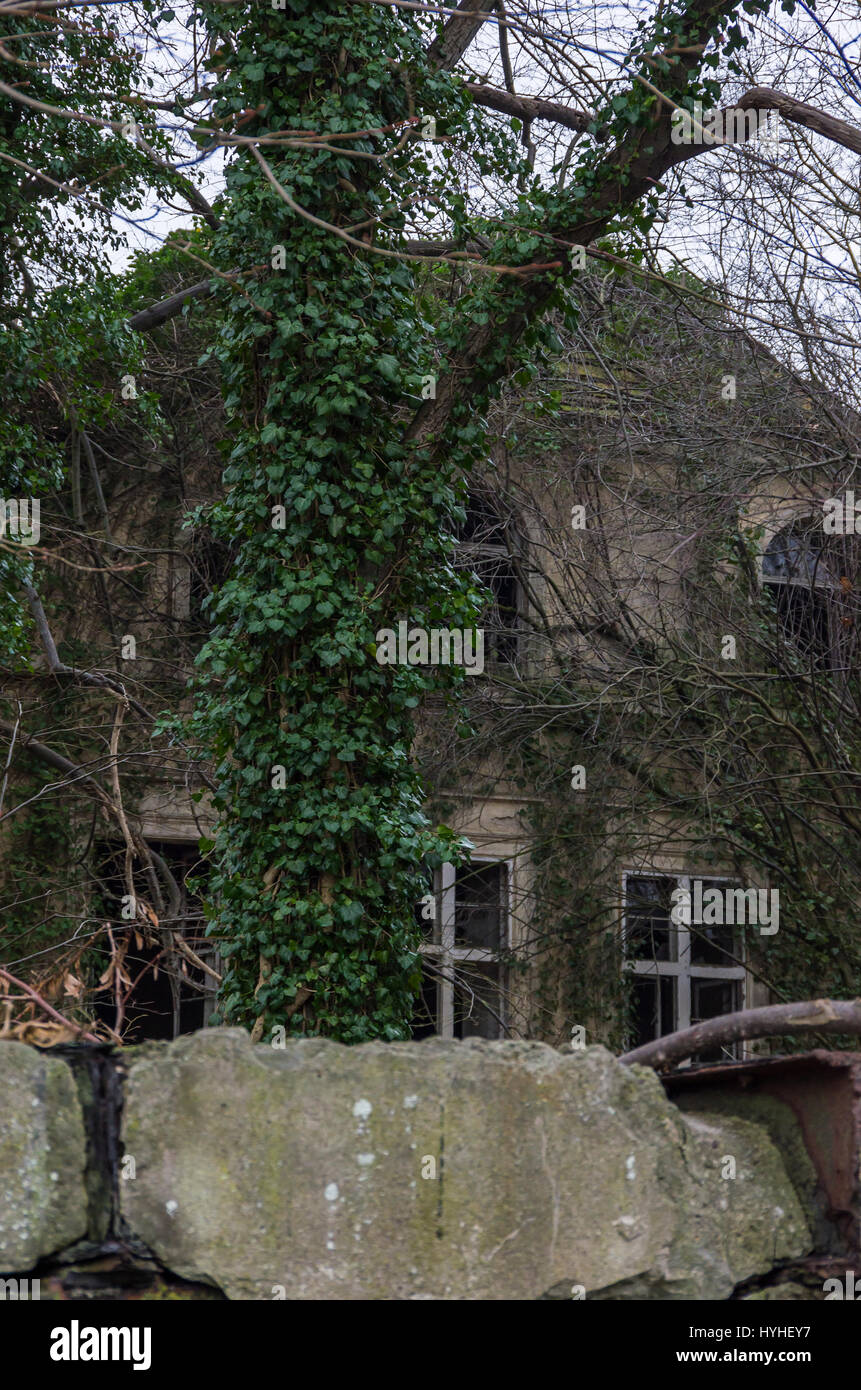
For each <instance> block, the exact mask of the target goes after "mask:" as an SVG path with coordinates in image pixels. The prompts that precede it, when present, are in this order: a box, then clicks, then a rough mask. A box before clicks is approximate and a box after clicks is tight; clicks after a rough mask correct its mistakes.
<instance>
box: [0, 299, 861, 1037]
mask: <svg viewBox="0 0 861 1390" xmlns="http://www.w3.org/2000/svg"><path fill="white" fill-rule="evenodd" d="M578 294H579V296H580V315H579V320H578V324H577V327H576V329H571V328H565V327H562V326H560V327H559V329H558V339H557V345H556V347H555V349H553V350H551V349H549V348H548V349H547V350H546V352H545V353H544V355H543V356H541V357H540V358H539V359H537V360H536V361H535V362H534V363H533V364H532V371H531V373H529V374H526V375H524V374H522V373H521V374H518V375H517V376H516V377H515V378H513V379H512V380H511V381H509V383H508V385H507V387H506V390H505V392H504V394H503V396H502V398H501V399H500V401H499V403H498V405H497V407H496V411H495V415H494V418H493V431H494V440H495V443H494V449H493V454H492V457H491V458H489V459H488V460H487V463H486V466H485V467H484V469H482V470H481V471H480V472H478V473H476V474H475V475H474V476H473V477H472V478H470V479H469V480H468V483H466V484H465V492H464V509H463V517H462V519H461V521H460V523H459V527H458V535H457V538H456V542H454V543H453V546H454V548H453V555H454V561H455V563H456V564H457V565H460V566H464V567H467V568H468V569H470V570H471V571H472V572H473V573H474V574H476V575H477V576H478V578H479V579H480V580H481V581H482V583H483V584H484V585H485V586H486V588H487V590H488V591H489V594H490V596H491V600H492V601H491V603H490V606H489V607H488V609H487V612H486V615H485V617H484V620H483V629H482V630H483V632H484V653H485V659H484V669H483V671H482V672H481V674H478V673H475V674H474V676H472V677H471V678H470V679H468V680H466V681H465V682H464V685H465V691H464V697H463V698H464V701H465V709H464V711H463V713H462V715H461V716H458V717H454V716H452V713H451V711H450V709H449V708H448V707H447V706H446V704H445V702H444V701H443V700H442V698H440V700H439V701H436V699H434V698H432V699H430V700H429V701H428V702H427V705H426V707H425V708H424V709H423V710H422V712H421V714H420V717H419V718H418V720H417V729H416V756H417V758H418V759H419V761H420V764H421V767H422V770H423V777H424V782H425V786H426V787H427V790H428V802H427V813H428V815H429V816H430V817H431V819H432V820H434V821H440V822H444V823H446V824H448V825H450V826H451V827H452V828H453V829H454V830H455V831H457V832H458V833H459V834H461V835H463V836H464V837H465V838H466V839H467V840H468V841H469V843H470V845H471V846H472V850H471V856H470V859H469V862H467V863H464V864H463V865H461V866H457V867H455V866H454V865H450V864H444V865H442V866H441V867H438V868H436V869H431V868H428V870H427V892H426V894H425V896H424V897H423V898H422V899H421V901H420V902H418V903H417V905H416V916H417V921H418V922H419V924H420V927H421V931H422V943H423V944H422V947H421V951H422V959H423V965H424V976H423V986H422V992H421V997H420V999H419V1000H418V1002H417V1006H416V1017H415V1021H414V1036H415V1037H416V1038H422V1037H425V1036H428V1035H430V1034H433V1033H438V1034H441V1035H442V1036H443V1037H469V1036H480V1037H486V1038H493V1037H514V1038H517V1037H530V1038H537V1039H541V1040H544V1041H547V1042H550V1043H553V1044H555V1045H557V1046H559V1045H561V1044H562V1043H565V1042H569V1041H571V1040H572V1038H573V1039H575V1040H576V1039H577V1038H578V1037H582V1038H585V1040H586V1041H588V1042H594V1041H604V1042H607V1043H608V1044H609V1045H610V1046H613V1047H617V1048H622V1047H624V1046H625V1045H629V1046H633V1045H635V1044H637V1043H640V1042H642V1041H645V1040H647V1039H649V1038H651V1037H655V1036H659V1035H662V1034H665V1033H668V1032H671V1031H673V1030H675V1029H678V1028H683V1027H685V1026H686V1025H688V1024H689V1023H694V1022H697V1021H699V1020H703V1019H707V1018H711V1017H713V1016H715V1015H719V1014H723V1013H728V1012H732V1011H734V1010H736V1009H738V1008H745V1007H751V1006H753V1005H755V1004H759V1003H766V1002H770V1001H772V1000H778V999H783V998H804V997H809V996H810V995H813V994H817V993H826V992H829V991H833V992H834V993H836V994H838V995H842V996H844V997H845V995H846V992H847V990H848V991H850V992H851V993H857V992H858V981H859V979H861V974H859V973H858V972H859V970H861V958H859V959H858V960H856V959H855V958H854V957H853V955H852V951H851V950H850V949H848V948H847V947H846V946H845V944H844V938H843V936H842V935H841V924H843V925H845V920H846V913H847V912H849V911H850V910H851V904H852V903H853V902H854V898H853V897H852V896H851V893H850V891H849V885H850V883H851V879H852V874H853V867H852V866H853V863H854V864H857V862H858V854H857V835H858V827H857V821H856V819H855V816H854V814H853V813H852V809H851V808H852V800H853V795H854V796H855V797H857V793H854V792H853V789H852V787H851V778H850V774H849V766H850V760H849V759H848V756H847V753H846V750H847V748H848V746H849V745H850V743H851V742H852V740H853V739H857V726H858V706H859V695H861V691H859V683H858V635H857V634H858V582H857V581H858V566H857V538H856V537H855V536H854V531H853V530H852V529H851V528H850V527H848V526H845V527H844V528H843V529H842V531H840V532H839V533H837V534H834V533H829V532H827V531H826V529H825V528H824V526H823V503H824V502H826V501H827V500H829V499H832V500H833V499H835V498H839V497H842V496H844V494H846V490H847V488H851V487H852V486H853V481H855V475H854V472H853V470H854V469H855V468H856V467H857V460H858V457H859V440H858V433H857V422H856V421H854V419H852V418H851V417H850V416H849V415H848V413H847V412H845V411H843V410H841V409H839V408H838V407H837V406H836V404H835V403H834V402H833V401H831V400H828V399H825V398H823V397H822V396H821V394H820V393H818V392H817V390H816V389H815V388H814V387H813V386H812V385H810V383H809V382H808V381H807V380H806V379H805V378H804V377H803V375H801V374H797V375H794V374H793V373H791V372H789V371H787V370H784V369H782V368H780V367H778V365H777V363H776V362H775V360H774V359H773V358H772V357H771V355H770V354H769V353H768V352H767V351H766V350H765V349H762V348H760V347H758V345H757V344H756V343H755V342H753V341H751V340H750V339H748V338H747V337H746V336H745V335H744V334H743V333H740V332H738V331H735V330H732V331H731V330H730V329H729V328H728V327H727V325H726V324H725V323H724V322H723V321H722V320H721V317H720V315H719V314H717V313H715V312H714V311H713V310H712V311H710V312H706V311H702V312H701V311H700V310H699V309H698V308H697V307H696V304H694V306H693V308H692V307H690V303H689V301H687V300H685V299H683V297H682V296H681V295H676V294H674V293H673V292H672V290H671V289H670V290H668V289H667V288H666V286H661V287H658V288H654V287H652V286H650V285H649V284H648V283H645V282H643V283H639V282H638V283H633V282H631V281H630V280H629V279H624V278H621V277H617V278H611V279H609V280H607V279H604V280H602V279H600V278H599V277H597V276H587V275H585V274H584V275H583V276H581V277H580V280H579V281H578ZM204 342H205V313H203V314H201V315H198V316H196V317H194V318H192V319H190V320H189V321H188V322H186V321H184V320H174V321H173V322H172V323H171V324H170V325H168V326H166V327H165V328H163V329H161V330H159V331H158V332H157V333H155V334H153V335H152V339H151V341H150V342H148V346H147V353H148V357H147V367H146V372H145V374H144V377H143V381H144V386H145V389H146V392H147V393H148V399H149V400H150V401H151V402H152V404H153V407H155V405H157V407H158V411H159V412H160V416H159V418H160V420H161V422H162V424H161V425H160V426H159V427H157V426H156V423H155V413H154V409H153V411H152V412H151V413H148V412H147V410H145V409H141V410H138V411H137V413H136V414H134V415H133V414H132V412H131V410H130V411H129V414H128V417H127V422H125V421H124V420H120V421H119V422H117V421H116V420H113V419H112V420H110V421H109V422H108V423H106V425H105V426H104V428H103V429H91V430H89V431H88V432H87V433H82V432H78V433H75V432H73V433H72V434H71V436H70V437H69V438H68V449H69V454H70V459H71V464H70V477H71V485H70V487H69V490H68V492H67V493H66V492H59V493H58V494H57V495H56V496H54V497H52V498H45V499H42V512H41V517H42V519H41V525H42V533H43V544H44V546H45V547H46V549H45V554H44V558H42V559H40V560H39V563H38V564H37V566H36V570H35V573H36V575H37V578H36V580H35V581H34V583H35V584H36V585H37V586H38V592H37V594H36V602H37V604H38V605H40V607H41V613H42V617H43V619H44V621H45V623H46V625H47V628H48V630H49V631H50V634H51V636H52V639H53V641H54V643H55V644H56V650H57V652H58V653H59V663H60V664H61V666H62V667H63V668H65V670H66V672H68V670H69V669H77V668H79V667H84V666H86V668H87V669H88V670H89V671H90V672H96V673H98V672H99V671H103V672H109V673H111V675H112V677H113V678H114V679H115V680H117V681H121V682H122V683H123V688H124V689H127V691H128V693H129V694H130V695H131V696H132V697H133V700H134V701H135V702H137V704H138V705H139V706H140V707H142V708H145V710H146V711H148V712H149V713H151V714H156V715H157V714H160V713H161V712H162V711H168V712H173V713H177V712H181V711H182V710H183V709H185V708H186V707H187V699H188V697H187V695H186V693H185V685H186V681H187V678H188V676H189V673H190V672H191V670H192V667H193V662H194V657H195V655H196V653H197V651H198V650H199V648H200V646H201V644H202V642H203V640H204V636H205V632H206V612H205V601H206V598H207V595H208V594H209V593H210V592H211V590H212V588H213V587H214V586H216V585H218V584H219V583H220V582H222V581H223V579H224V578H225V576H226V574H227V573H228V570H229V565H230V555H229V553H228V551H227V550H226V548H225V547H223V546H222V545H220V544H218V543H216V542H215V541H214V540H213V538H212V536H211V534H210V533H209V532H208V530H207V527H206V523H205V519H203V520H201V519H195V511H196V509H197V508H199V507H205V505H206V504H208V503H209V502H211V501H212V500H213V499H214V498H215V497H217V495H218V488H219V479H220V464H221V458H220V453H219V440H220V438H221V435H222V430H223V418H222V414H221V411H222V406H221V400H220V395H219V391H218V385H217V382H216V380H215V378H214V376H213V375H212V369H211V368H210V367H209V366H205V365H201V364H200V360H199V359H200V355H201V350H202V347H203V345H204ZM527 375H528V379H527ZM145 404H146V402H145ZM51 408H52V407H51V403H50V401H49V398H48V395H47V394H46V395H45V399H44V402H43V409H44V414H43V416H42V418H41V420H40V423H39V428H40V429H43V430H45V431H47V432H49V433H50V432H51V431H53V432H54V433H55V434H56V432H57V431H61V430H66V429H67V427H66V426H65V425H63V424H61V421H60V419H59V417H56V418H55V417H52V415H51ZM94 537H95V538H96V540H97V542H98V548H96V545H95V543H94V539H93V538H94ZM99 556H102V557H108V558H109V559H110V562H111V565H110V569H109V571H107V572H105V567H104V566H103V565H101V564H100V562H99ZM392 616H393V622H394V621H397V620H407V621H408V620H409V618H410V615H409V614H393V615H392ZM0 693H2V707H0V716H2V725H0V727H2V731H3V733H4V741H5V744H6V750H7V752H6V753H4V762H5V765H6V775H5V779H4V792H5V802H6V812H7V814H6V816H5V817H4V823H3V825H2V832H0V833H3V835H4V844H3V853H2V866H0V874H2V887H0V892H2V900H3V912H4V921H5V922H6V924H7V931H6V933H5V936H4V942H3V953H4V955H3V964H4V966H6V968H8V970H9V971H11V972H12V973H13V974H15V975H16V976H21V977H22V978H24V979H33V980H36V981H38V982H39V990H40V993H41V994H42V996H43V997H44V998H45V999H47V1000H51V999H54V1000H55V1001H60V1000H62V1002H63V1007H64V1009H66V1010H67V1011H74V1009H75V1008H76V1006H77V1005H78V1003H79V1002H80V1001H81V1000H82V999H83V998H84V995H85V994H86V993H87V991H94V993H93V994H92V999H93V1001H94V1003H93V1005H92V1008H93V1014H92V1016H93V1017H95V1018H96V1019H98V1020H100V1021H101V1022H103V1023H104V1024H105V1025H106V1026H107V1027H108V1028H109V1029H111V1030H113V1032H114V1033H119V1034H121V1035H122V1036H123V1037H125V1038H127V1039H128V1040H129V1041H137V1040H141V1039H144V1038H170V1037H174V1036H176V1035H177V1034H179V1033H184V1032H190V1031H193V1030H196V1029H198V1028H200V1027H202V1026H203V1025H204V1024H205V1023H206V1022H207V1020H208V1019H209V1018H210V1016H211V1014H212V1011H213V1007H214V999H215V991H216V987H217V977H218V973H219V955H218V949H217V940H215V939H214V938H213V937H209V936H207V935H206V931H205V928H206V916H205V907H204V902H205V897H206V889H205V884H206V875H207V862H206V845H207V835H208V832H209V831H210V829H211V813H210V812H209V810H208V800H207V798H208V794H209V787H208V783H207V778H206V773H205V769H201V768H200V767H199V766H198V765H197V764H196V763H195V761H194V759H193V758H192V757H191V755H190V753H189V752H188V750H187V749H184V747H183V745H182V741H181V739H179V738H174V739H173V740H168V739H164V738H162V739H161V740H160V741H150V739H149V737H148V735H147V733H146V727H145V725H144V724H143V723H142V722H140V721H139V720H137V719H136V714H135V708H134V705H132V707H130V708H126V709H124V708H123V706H122V702H121V701H120V702H119V703H118V702H117V701H116V700H111V699H110V698H108V699H106V698H105V697H104V692H103V690H101V689H100V688H99V685H98V680H97V679H94V680H93V681H91V682H90V685H89V687H87V686H82V685H81V684H80V682H76V681H73V680H69V679H66V676H65V675H64V673H63V670H62V669H60V666H58V665H56V664H55V665H54V667H53V668H52V665H51V662H50V660H49V657H48V656H46V655H45V654H44V653H43V654H42V655H41V656H40V657H38V658H37V660H36V662H35V663H34V666H33V668H32V669H31V670H29V671H14V670H8V671H7V672H6V673H5V674H4V679H3V683H2V692H0ZM40 750H41V751H40ZM93 779H95V780H96V781H97V782H99V783H101V782H104V784H105V785H106V786H112V787H113V791H114V793H115V794H116V795H117V797H118V798H119V795H120V789H121V800H122V805H123V808H124V814H125V817H126V819H127V822H128V828H129V836H128V837H126V839H125V840H124V839H123V837H122V836H121V835H120V834H119V833H118V832H117V830H116V828H115V827H113V828H111V827H109V826H108V825H107V823H106V822H105V820H104V818H103V817H102V816H101V815H100V813H99V807H98V804H97V800H96V801H95V802H94V800H93V799H92V796H88V795H86V794H82V788H83V790H84V792H86V791H87V790H91V788H89V786H88V783H89V782H91V781H92V780H93ZM18 806H22V807H23V806H26V807H27V808H28V809H27V815H26V816H23V815H17V814H9V812H10V811H14V810H15V808H17V807H18ZM130 845H136V846H137V847H138V849H140V847H141V846H145V847H146V850H147V852H148V858H143V857H142V856H141V854H140V853H138V855H137V856H136V857H135V856H134V855H133V854H132V852H131V850H130ZM136 892H139V893H140V895H141V897H142V898H145V899H146V901H147V903H148V904H151V903H155V902H156V901H159V902H160V903H161V910H160V911H158V912H156V913H155V914H153V913H151V914H150V915H151V916H152V917H153V920H152V921H150V922H147V921H146V920H143V919H142V917H141V914H140V911H139V909H138V905H137V903H136ZM156 919H157V920H156ZM859 950H861V947H859ZM0 1017H2V1014H0ZM35 1027H36V1025H35V1022H34V1028H35ZM578 1030H579V1031H578ZM34 1040H38V1038H37V1037H35V1035H34ZM723 1055H725V1056H726V1055H730V1056H733V1055H737V1054H736V1053H735V1052H734V1051H733V1050H732V1049H724V1050H723ZM739 1055H740V1054H739Z"/></svg>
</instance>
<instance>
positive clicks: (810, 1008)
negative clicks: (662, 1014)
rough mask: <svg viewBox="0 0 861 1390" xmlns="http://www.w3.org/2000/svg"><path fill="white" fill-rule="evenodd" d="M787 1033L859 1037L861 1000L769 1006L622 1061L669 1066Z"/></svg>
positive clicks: (724, 1017) (714, 1021)
mask: <svg viewBox="0 0 861 1390" xmlns="http://www.w3.org/2000/svg"><path fill="white" fill-rule="evenodd" d="M789 1033H844V1034H851V1035H852V1036H854V1037H858V1036H861V999H806V1000H804V1001H803V1002H801V1003H798V1004H768V1005H766V1006H765V1007H764V1008H762V1009H742V1010H740V1011H739V1012H738V1013H734V1014H721V1015H720V1016H719V1017H718V1018H709V1019H706V1021H705V1022H704V1023H696V1024H694V1026H693V1028H682V1029H681V1031H680V1032H678V1033H668V1034H667V1036H666V1037H664V1038H656V1039H655V1041H654V1042H650V1043H644V1045H643V1046H642V1047H636V1048H634V1050H633V1052H626V1053H624V1055H623V1056H621V1057H620V1058H619V1061H620V1062H624V1064H625V1066H628V1067H633V1066H642V1067H656V1068H662V1067H668V1066H671V1065H673V1064H677V1063H679V1062H683V1061H685V1060H686V1059H687V1058H688V1057H692V1056H694V1054H695V1053H697V1052H704V1051H707V1050H711V1049H712V1048H715V1047H723V1046H726V1045H727V1044H730V1043H735V1042H746V1041H748V1040H749V1039H751V1038H773V1037H785V1036H786V1035H787V1034H789Z"/></svg>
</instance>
